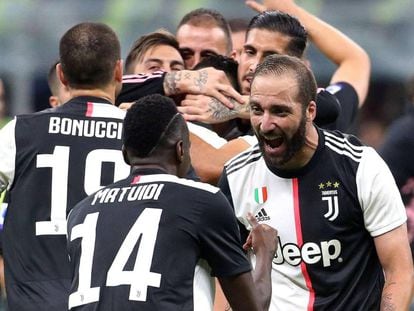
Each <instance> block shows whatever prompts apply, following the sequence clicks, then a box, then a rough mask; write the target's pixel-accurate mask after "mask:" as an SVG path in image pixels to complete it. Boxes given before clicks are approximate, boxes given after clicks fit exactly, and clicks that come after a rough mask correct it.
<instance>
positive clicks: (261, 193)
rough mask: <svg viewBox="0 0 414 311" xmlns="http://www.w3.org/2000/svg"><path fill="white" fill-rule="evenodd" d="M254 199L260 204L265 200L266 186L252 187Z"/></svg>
mask: <svg viewBox="0 0 414 311" xmlns="http://www.w3.org/2000/svg"><path fill="white" fill-rule="evenodd" d="M254 200H255V201H256V202H257V203H259V204H262V203H264V202H266V201H267V187H262V188H256V189H254Z"/></svg>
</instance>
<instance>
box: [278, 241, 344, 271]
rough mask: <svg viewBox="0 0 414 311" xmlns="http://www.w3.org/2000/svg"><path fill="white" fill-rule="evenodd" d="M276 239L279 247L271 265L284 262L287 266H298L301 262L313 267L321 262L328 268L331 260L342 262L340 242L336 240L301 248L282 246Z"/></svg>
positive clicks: (288, 245)
mask: <svg viewBox="0 0 414 311" xmlns="http://www.w3.org/2000/svg"><path fill="white" fill-rule="evenodd" d="M278 239H279V245H278V248H277V251H276V255H275V258H274V259H273V263H274V264H276V265H281V264H283V263H285V262H286V263H288V264H289V265H292V266H298V265H300V263H301V262H302V261H304V262H305V263H307V264H309V265H313V264H316V263H318V262H320V261H321V260H322V264H323V266H324V267H330V266H331V262H332V261H333V260H338V262H342V258H340V257H339V256H340V255H341V242H339V241H338V240H336V239H333V240H329V241H322V242H320V243H319V244H317V243H314V242H307V243H305V244H303V245H302V247H299V246H298V245H296V244H294V243H286V244H284V245H282V241H281V240H280V237H278Z"/></svg>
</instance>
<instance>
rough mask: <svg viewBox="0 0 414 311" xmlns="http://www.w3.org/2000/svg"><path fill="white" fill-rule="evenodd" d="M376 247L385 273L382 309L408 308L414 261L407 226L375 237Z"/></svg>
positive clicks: (390, 310) (389, 310) (388, 310)
mask: <svg viewBox="0 0 414 311" xmlns="http://www.w3.org/2000/svg"><path fill="white" fill-rule="evenodd" d="M374 242H375V248H376V250H377V253H378V257H379V259H380V261H381V265H382V268H383V269H384V273H385V284H384V288H383V291H382V299H381V310H383V311H385V310H386V311H394V310H395V311H396V310H408V309H409V305H410V302H411V298H412V290H413V284H414V283H413V273H414V272H413V261H412V257H411V251H410V247H409V244H408V238H407V226H406V225H405V224H404V225H401V226H400V227H397V228H396V229H394V230H392V231H389V232H387V233H384V234H382V235H380V236H378V237H375V238H374Z"/></svg>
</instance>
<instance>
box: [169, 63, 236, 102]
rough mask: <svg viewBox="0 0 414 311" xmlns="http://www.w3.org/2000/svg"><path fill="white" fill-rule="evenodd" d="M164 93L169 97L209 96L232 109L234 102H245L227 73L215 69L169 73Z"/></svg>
mask: <svg viewBox="0 0 414 311" xmlns="http://www.w3.org/2000/svg"><path fill="white" fill-rule="evenodd" d="M164 92H165V95H167V96H174V95H178V94H202V95H207V96H210V97H213V98H215V99H217V100H218V101H220V102H222V103H223V104H225V105H226V106H228V107H230V108H233V105H234V104H233V102H239V103H243V102H244V101H243V97H242V96H241V95H240V94H239V93H238V92H237V91H236V90H235V89H234V88H233V87H232V86H231V84H230V81H229V80H228V79H227V77H226V75H225V73H224V72H223V71H221V70H217V69H214V68H204V69H201V70H181V71H175V72H170V73H167V74H166V75H165V78H164ZM230 98H231V99H233V101H231V100H230Z"/></svg>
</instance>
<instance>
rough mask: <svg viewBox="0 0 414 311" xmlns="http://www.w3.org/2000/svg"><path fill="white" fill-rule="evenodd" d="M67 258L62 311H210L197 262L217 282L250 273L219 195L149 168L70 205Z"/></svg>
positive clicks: (209, 294)
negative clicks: (68, 277) (68, 279)
mask: <svg viewBox="0 0 414 311" xmlns="http://www.w3.org/2000/svg"><path fill="white" fill-rule="evenodd" d="M68 252H69V255H70V258H71V265H72V269H73V270H74V271H75V277H74V279H73V282H72V286H71V293H70V296H69V308H70V310H123V311H124V310H125V311H127V310H151V311H152V310H182V311H185V310H188V311H190V310H191V311H192V310H196V311H205V310H212V305H213V298H214V291H213V290H212V287H211V284H210V280H211V278H209V276H208V275H207V274H206V272H205V271H206V270H205V268H200V267H199V265H198V264H199V263H200V261H203V262H204V263H208V265H209V266H210V267H211V273H212V275H214V276H218V277H227V276H232V275H238V274H240V273H243V272H247V271H250V269H251V266H250V263H249V262H248V260H247V257H246V256H245V254H244V253H243V250H242V248H241V241H240V235H239V229H238V225H237V220H236V218H235V217H234V213H233V211H232V208H231V206H230V204H229V203H228V202H227V200H226V198H225V197H224V195H223V194H222V193H221V191H219V189H218V188H216V187H213V186H211V185H208V184H205V183H201V182H195V181H191V180H187V179H181V178H178V177H176V176H173V175H168V174H165V173H164V172H163V171H161V170H157V169H139V170H135V171H134V172H133V173H132V174H131V175H130V176H129V177H128V178H126V179H125V180H121V181H119V182H117V183H115V184H113V185H110V186H108V187H105V188H103V189H101V190H99V191H98V192H96V193H95V194H93V195H91V196H89V197H88V198H86V199H85V200H83V201H82V202H80V203H79V204H78V205H77V206H75V208H74V209H73V210H72V212H71V214H70V215H69V217H68ZM204 266H205V264H204ZM203 270H204V272H203Z"/></svg>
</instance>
